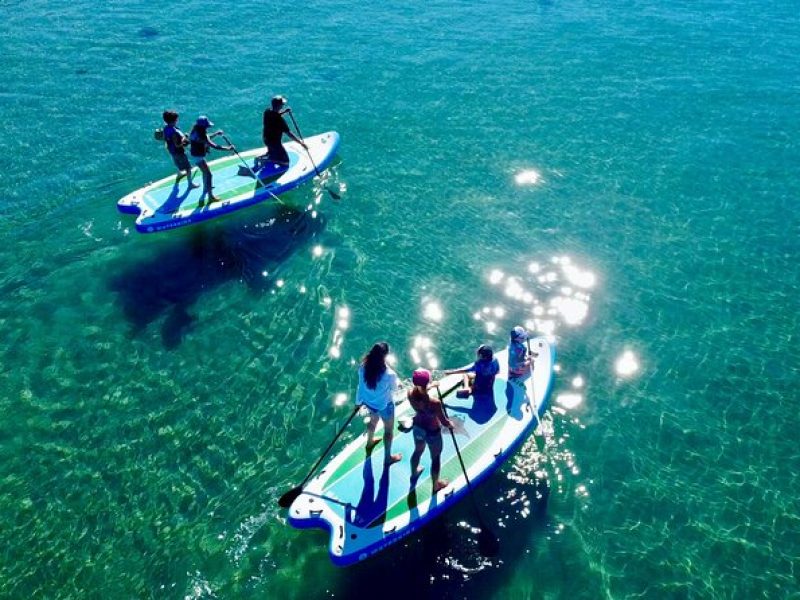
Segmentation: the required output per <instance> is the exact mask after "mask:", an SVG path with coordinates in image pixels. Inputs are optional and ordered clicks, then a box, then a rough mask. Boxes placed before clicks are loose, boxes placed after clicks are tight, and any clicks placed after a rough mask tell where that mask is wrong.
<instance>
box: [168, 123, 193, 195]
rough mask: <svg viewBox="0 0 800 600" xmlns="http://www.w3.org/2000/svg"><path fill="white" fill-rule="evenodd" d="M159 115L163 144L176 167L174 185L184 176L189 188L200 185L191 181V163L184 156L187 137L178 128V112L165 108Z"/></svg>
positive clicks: (187, 141)
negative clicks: (176, 172)
mask: <svg viewBox="0 0 800 600" xmlns="http://www.w3.org/2000/svg"><path fill="white" fill-rule="evenodd" d="M161 117H162V118H163V119H164V130H163V132H162V135H163V136H164V146H165V147H166V148H167V152H169V155H170V156H171V157H172V162H173V163H175V166H176V167H177V169H178V175H177V176H176V177H175V185H178V182H179V181H180V180H181V178H182V177H186V178H187V181H188V182H189V188H197V187H200V184H199V183H192V165H190V164H189V159H188V158H186V150H185V147H186V146H188V145H189V138H188V137H186V134H185V133H183V132H182V131H181V130H180V129H178V117H179V115H178V113H177V112H175V111H174V110H165V111H164V112H163V113H162V115H161Z"/></svg>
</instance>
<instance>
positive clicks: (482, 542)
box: [436, 388, 500, 557]
mask: <svg viewBox="0 0 800 600" xmlns="http://www.w3.org/2000/svg"><path fill="white" fill-rule="evenodd" d="M453 389H455V388H453ZM450 391H452V390H450ZM436 393H437V395H438V396H439V401H441V400H442V394H441V392H440V391H439V388H436ZM441 404H442V412H444V416H445V417H446V418H447V420H450V417H449V415H448V414H447V408H446V407H445V405H444V402H442V403H441ZM448 429H449V431H450V437H451V438H452V439H453V447H455V449H456V454H457V455H458V462H459V463H460V464H461V471H462V472H463V473H464V479H465V480H466V481H467V490H469V497H470V498H471V499H472V505H473V506H474V507H475V515H476V516H477V517H478V523H479V524H480V532H479V533H478V550H480V553H481V555H482V556H487V557H492V556H497V553H498V552H500V542H499V540H498V539H497V536H496V535H495V534H494V532H492V530H491V529H489V527H488V526H487V525H486V524H485V523H484V521H483V517H482V516H481V511H480V508H478V502H477V500H475V495H474V492H473V490H472V483H470V480H469V475H467V468H466V467H465V466H464V459H463V458H462V457H461V450H459V449H458V442H457V441H456V434H455V433H454V432H453V430H452V429H450V428H448Z"/></svg>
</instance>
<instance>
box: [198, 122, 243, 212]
mask: <svg viewBox="0 0 800 600" xmlns="http://www.w3.org/2000/svg"><path fill="white" fill-rule="evenodd" d="M213 126H214V124H213V123H212V122H211V121H209V120H208V117H206V116H200V117H199V118H198V119H197V121H196V122H195V124H194V127H192V131H191V133H190V134H189V153H190V154H191V155H192V162H193V163H194V164H195V165H197V167H198V168H199V169H200V171H202V172H203V197H205V198H208V202H209V204H210V203H211V202H216V201H217V200H219V198H217V197H216V196H215V195H214V192H213V191H212V190H213V188H212V185H211V169H209V168H208V163H207V162H206V156H207V155H208V151H209V149H211V148H214V149H215V150H228V151H231V150H233V146H220V145H219V144H217V143H215V142H213V141H212V138H214V137H216V136H218V135H221V134H222V133H223V132H222V130H219V131H215V132H214V133H212V134H211V135H209V133H208V128H209V127H213ZM200 205H201V206H202V205H203V200H202V198H201V200H200Z"/></svg>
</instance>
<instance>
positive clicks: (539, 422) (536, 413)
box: [525, 338, 547, 445]
mask: <svg viewBox="0 0 800 600" xmlns="http://www.w3.org/2000/svg"><path fill="white" fill-rule="evenodd" d="M525 344H526V345H527V346H528V357H529V358H530V360H529V362H528V368H529V369H530V372H531V396H533V397H532V398H531V400H533V402H532V404H533V406H532V407H531V408H532V409H533V418H534V419H536V429H539V428H541V427H542V420H541V419H540V418H539V409H538V408H537V407H536V388H535V387H534V380H533V352H532V351H531V341H530V339H527V338H526V339H525ZM542 438H544V428H542ZM546 444H547V440H545V445H546Z"/></svg>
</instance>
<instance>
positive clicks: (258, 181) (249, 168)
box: [220, 133, 283, 204]
mask: <svg viewBox="0 0 800 600" xmlns="http://www.w3.org/2000/svg"><path fill="white" fill-rule="evenodd" d="M220 135H221V136H222V139H224V140H225V141H226V142H227V143H228V145H229V146H230V147H231V149H232V150H233V153H234V154H235V155H236V156H237V157H238V158H239V160H240V161H241V162H242V164H243V165H244V167H245V169H247V170H248V171H250V174H251V175H252V176H253V179H255V180H256V189H258V186H259V185H261V186H262V187H263V184H262V183H261V180H260V179H259V178H258V175H256V172H255V171H253V169H252V167H251V166H250V165H248V164H247V161H246V160H245V159H244V158H242V155H241V154H239V153H238V152H237V151H236V147H235V146H234V145H233V143H232V142H231V141H230V139H228V136H227V135H225V134H224V133H222V134H220ZM263 189H264V191H265V192H267V193H268V194H269V195H270V196H272V197H273V198H274V199H275V200H277V201H278V202H280V203H281V204H283V202H281V199H280V198H278V197H277V196H276V195H275V194H273V193H272V192H270V191H269V190H268V189H267V188H265V187H264V188H263Z"/></svg>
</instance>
